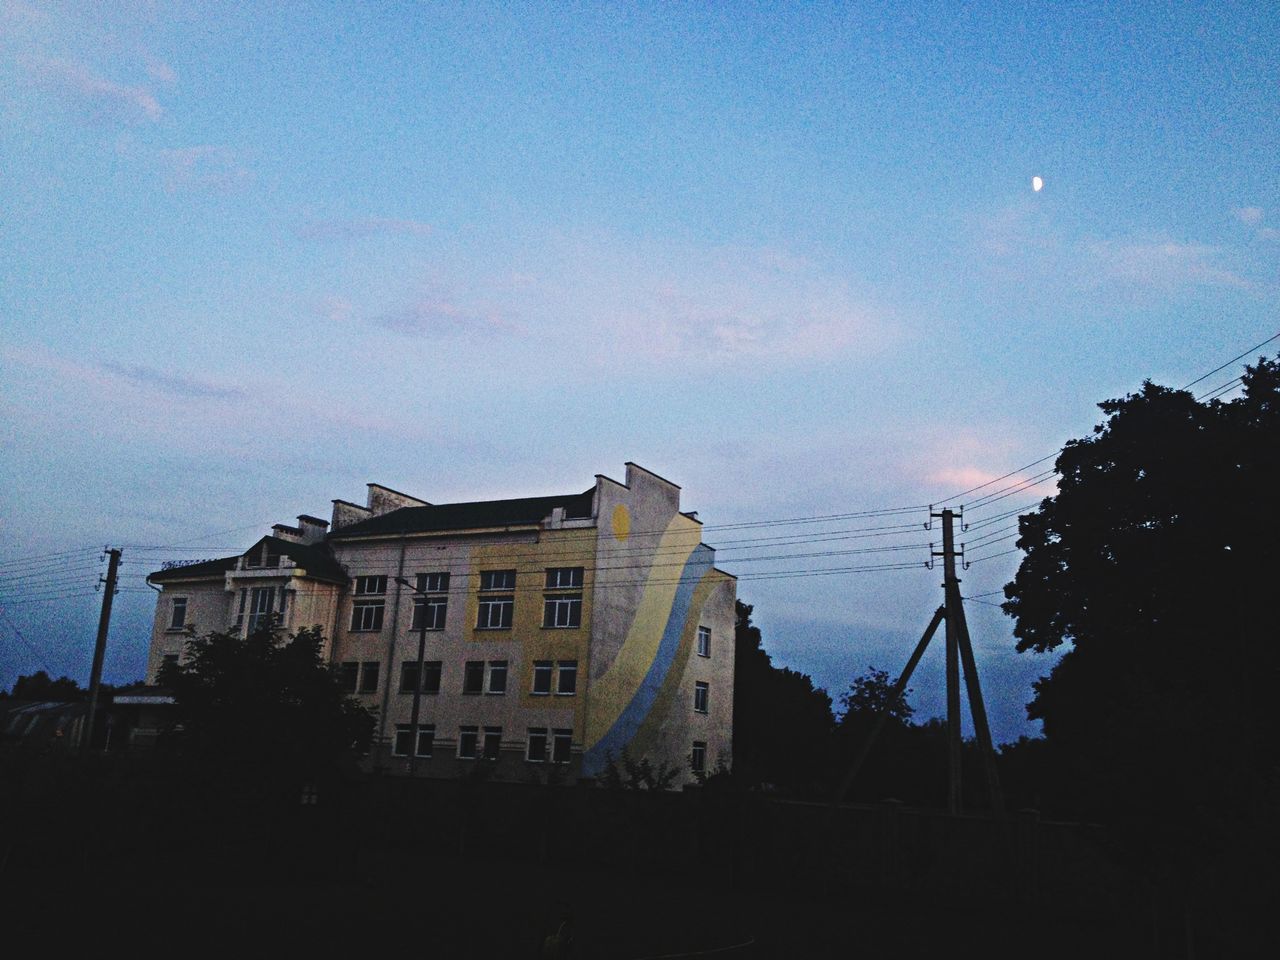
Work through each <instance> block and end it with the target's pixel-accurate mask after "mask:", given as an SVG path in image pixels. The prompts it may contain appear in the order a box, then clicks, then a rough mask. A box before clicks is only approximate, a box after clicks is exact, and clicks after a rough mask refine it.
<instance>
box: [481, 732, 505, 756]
mask: <svg viewBox="0 0 1280 960" xmlns="http://www.w3.org/2000/svg"><path fill="white" fill-rule="evenodd" d="M490 746H492V747H493V751H492V753H493V755H492V756H490V755H489V754H490V750H489V748H490ZM501 757H502V728H501V727H491V726H485V727H482V728H481V730H480V759H482V760H487V761H489V762H490V763H497V762H498V760H499V759H501Z"/></svg>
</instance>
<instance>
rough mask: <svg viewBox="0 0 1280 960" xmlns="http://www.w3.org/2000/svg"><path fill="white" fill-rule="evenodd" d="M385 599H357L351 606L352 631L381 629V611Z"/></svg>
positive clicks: (384, 604)
mask: <svg viewBox="0 0 1280 960" xmlns="http://www.w3.org/2000/svg"><path fill="white" fill-rule="evenodd" d="M385 606H386V601H385V600H357V601H356V602H355V603H354V604H353V605H352V607H351V629H352V630H353V631H375V630H381V629H382V611H383V608H384V607H385Z"/></svg>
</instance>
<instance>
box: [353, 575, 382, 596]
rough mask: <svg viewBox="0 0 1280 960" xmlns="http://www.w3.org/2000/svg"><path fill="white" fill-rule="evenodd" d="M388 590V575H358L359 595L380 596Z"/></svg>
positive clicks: (357, 591) (357, 586) (357, 593)
mask: <svg viewBox="0 0 1280 960" xmlns="http://www.w3.org/2000/svg"><path fill="white" fill-rule="evenodd" d="M386 592H387V578H386V576H378V577H356V596H357V597H380V596H382V595H383V594H385V593H386Z"/></svg>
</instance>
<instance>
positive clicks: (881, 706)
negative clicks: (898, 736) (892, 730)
mask: <svg viewBox="0 0 1280 960" xmlns="http://www.w3.org/2000/svg"><path fill="white" fill-rule="evenodd" d="M896 682H897V681H896V680H890V679H889V674H888V672H887V671H884V670H877V669H876V668H875V667H873V666H872V667H868V668H867V672H866V673H864V674H863V675H862V676H860V677H856V678H855V679H854V681H853V682H852V683H851V684H849V689H848V690H846V691H845V692H844V693H842V694H841V695H840V705H841V706H842V707H844V715H843V716H842V717H841V718H840V722H841V723H845V722H848V721H850V720H857V719H860V718H867V719H869V720H872V721H874V720H875V718H876V717H878V716H879V715H880V714H881V713H886V712H887V713H888V715H889V716H888V721H889V722H893V723H899V724H906V723H910V722H911V715H912V714H914V713H915V708H914V707H912V706H911V704H909V703H908V702H907V697H909V696H910V695H911V689H910V688H907V689H906V690H903V691H902V693H900V694H899V695H898V696H897V697H892V694H893V686H894V684H895V683H896Z"/></svg>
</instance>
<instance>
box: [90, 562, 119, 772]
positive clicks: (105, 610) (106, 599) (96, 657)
mask: <svg viewBox="0 0 1280 960" xmlns="http://www.w3.org/2000/svg"><path fill="white" fill-rule="evenodd" d="M107 556H108V557H110V558H111V560H110V563H108V564H107V576H106V578H105V579H104V580H103V581H102V582H103V583H104V584H105V586H104V588H103V591H102V613H101V614H100V615H99V616H98V639H97V642H96V643H94V645H93V669H92V670H91V671H90V672H89V715H88V716H87V717H85V721H84V726H83V727H82V728H81V734H80V753H81V755H84V754H86V753H88V752H89V747H90V746H91V745H92V743H93V724H94V721H95V720H96V719H97V716H98V692H99V691H100V690H101V688H102V661H103V658H104V657H105V656H106V653H107V629H108V628H109V627H110V626H111V601H112V600H114V599H115V596H116V576H117V574H118V573H119V572H120V551H119V550H108V551H107Z"/></svg>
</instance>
